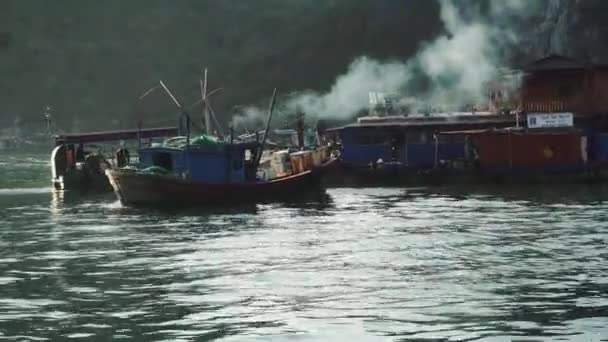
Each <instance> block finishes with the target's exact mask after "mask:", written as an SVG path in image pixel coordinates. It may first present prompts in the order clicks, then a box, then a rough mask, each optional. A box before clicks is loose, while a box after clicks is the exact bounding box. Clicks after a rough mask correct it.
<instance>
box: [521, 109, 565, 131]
mask: <svg viewBox="0 0 608 342" xmlns="http://www.w3.org/2000/svg"><path fill="white" fill-rule="evenodd" d="M572 126H574V115H572V113H529V114H528V128H551V127H572Z"/></svg>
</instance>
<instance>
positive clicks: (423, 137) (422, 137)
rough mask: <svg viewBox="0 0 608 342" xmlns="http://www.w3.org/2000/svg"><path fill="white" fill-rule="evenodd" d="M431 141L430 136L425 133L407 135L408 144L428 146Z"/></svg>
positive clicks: (417, 132)
mask: <svg viewBox="0 0 608 342" xmlns="http://www.w3.org/2000/svg"><path fill="white" fill-rule="evenodd" d="M431 140H432V135H431V133H430V132H427V131H411V132H409V133H408V139H407V141H408V143H411V144H428V143H429V142H430V141H431Z"/></svg>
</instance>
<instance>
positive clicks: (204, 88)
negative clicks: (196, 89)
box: [200, 68, 213, 135]
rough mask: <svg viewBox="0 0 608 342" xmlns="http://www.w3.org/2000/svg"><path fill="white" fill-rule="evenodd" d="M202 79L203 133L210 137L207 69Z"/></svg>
mask: <svg viewBox="0 0 608 342" xmlns="http://www.w3.org/2000/svg"><path fill="white" fill-rule="evenodd" d="M203 74H204V76H203V79H201V80H200V85H201V97H202V99H203V118H204V120H205V133H206V134H207V135H212V134H213V132H212V130H211V115H210V113H209V106H208V104H207V68H205V70H204V72H203Z"/></svg>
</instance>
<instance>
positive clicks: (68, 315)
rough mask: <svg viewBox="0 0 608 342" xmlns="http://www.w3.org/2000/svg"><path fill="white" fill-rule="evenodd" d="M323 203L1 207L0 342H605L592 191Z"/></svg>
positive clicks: (387, 194) (352, 195) (602, 195)
mask: <svg viewBox="0 0 608 342" xmlns="http://www.w3.org/2000/svg"><path fill="white" fill-rule="evenodd" d="M318 195H319V196H313V198H306V199H302V200H301V201H295V202H292V203H263V204H259V205H255V206H249V207H237V208H205V209H188V210H180V211H175V210H174V211H167V210H151V209H137V208H124V207H122V206H121V205H120V204H119V203H117V202H116V200H115V199H114V197H113V196H112V195H111V194H108V195H99V196H92V197H90V196H87V197H72V196H70V195H69V194H68V193H57V192H52V191H49V192H28V191H25V192H16V193H11V194H5V195H0V227H2V228H1V229H0V286H1V287H0V339H5V338H7V339H17V340H29V339H35V338H40V339H49V340H65V339H67V338H73V339H82V340H90V339H95V340H111V339H121V338H124V339H137V340H142V341H148V340H172V341H175V340H211V339H220V338H222V339H227V340H239V341H240V340H259V341H266V340H292V339H300V340H321V341H347V340H348V341H376V340H378V341H386V340H388V341H395V340H434V341H436V340H455V341H456V340H458V341H461V340H479V339H481V340H492V339H495V338H496V337H501V338H502V340H518V339H519V340H522V341H523V340H525V341H536V340H546V341H549V340H556V339H562V340H579V341H589V340H596V341H599V340H602V338H603V339H606V338H608V328H607V326H608V317H607V316H608V295H607V294H608V275H607V274H608V273H607V271H608V260H607V259H608V252H607V251H606V242H607V240H608V239H607V236H608V235H607V230H608V224H607V221H608V210H607V209H608V205H607V204H606V203H607V202H606V199H607V197H608V192H605V191H603V190H602V189H601V188H597V187H586V188H584V187H578V188H577V187H573V188H564V187H558V188H549V189H547V188H538V187H537V188H521V189H516V188H508V189H496V188H494V189H493V188H478V189H474V188H466V189H463V188H460V189H459V188H428V189H422V188H417V189H332V190H329V191H327V192H326V193H321V194H318Z"/></svg>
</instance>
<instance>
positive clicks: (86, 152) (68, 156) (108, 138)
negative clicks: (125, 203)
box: [51, 127, 178, 192]
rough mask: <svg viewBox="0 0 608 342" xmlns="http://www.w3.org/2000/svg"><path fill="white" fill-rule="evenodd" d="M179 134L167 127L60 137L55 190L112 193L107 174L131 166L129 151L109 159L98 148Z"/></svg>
mask: <svg viewBox="0 0 608 342" xmlns="http://www.w3.org/2000/svg"><path fill="white" fill-rule="evenodd" d="M177 131H178V130H177V128H176V127H163V128H150V129H138V130H121V131H109V132H94V133H81V134H65V135H57V136H55V148H54V149H53V152H52V154H51V172H52V178H51V181H52V183H53V187H54V188H55V189H57V190H77V191H82V192H86V191H94V192H111V191H112V187H111V186H110V183H109V182H108V179H107V177H106V176H105V171H106V170H107V169H110V168H113V167H120V166H125V165H127V164H128V163H129V160H130V154H129V152H128V149H126V148H124V147H119V148H116V151H112V153H111V154H112V155H109V153H103V151H102V150H104V148H99V146H96V145H95V144H103V143H106V144H107V143H111V142H118V141H128V140H136V139H149V138H155V137H167V136H172V135H175V134H177ZM106 152H107V151H106Z"/></svg>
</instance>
